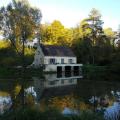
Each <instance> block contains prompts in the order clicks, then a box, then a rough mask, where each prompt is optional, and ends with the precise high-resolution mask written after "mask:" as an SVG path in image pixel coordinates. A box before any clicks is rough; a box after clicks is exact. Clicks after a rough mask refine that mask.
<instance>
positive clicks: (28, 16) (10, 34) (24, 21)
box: [0, 0, 41, 56]
mask: <svg viewBox="0 0 120 120" xmlns="http://www.w3.org/2000/svg"><path fill="white" fill-rule="evenodd" d="M0 13H1V14H0V28H1V29H2V31H3V32H4V33H3V34H4V36H5V38H6V39H8V40H10V41H11V42H12V44H13V45H14V47H15V48H16V50H17V51H18V53H19V54H22V55H23V56H24V43H25V41H26V40H27V39H29V38H30V37H33V36H34V35H35V33H36V32H37V31H38V26H39V25H40V21H41V11H40V10H39V9H36V8H32V7H30V5H29V3H28V1H27V0H22V1H19V0H18V1H16V0H12V2H11V3H10V4H9V5H7V7H2V8H1V9H0ZM21 52H22V53H21Z"/></svg>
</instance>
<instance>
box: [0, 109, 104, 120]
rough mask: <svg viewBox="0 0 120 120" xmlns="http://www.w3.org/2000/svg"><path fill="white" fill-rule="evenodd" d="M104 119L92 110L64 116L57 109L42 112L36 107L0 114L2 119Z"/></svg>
mask: <svg viewBox="0 0 120 120" xmlns="http://www.w3.org/2000/svg"><path fill="white" fill-rule="evenodd" d="M14 119H15V120H103V117H102V115H101V114H98V113H93V112H90V111H88V112H87V111H86V112H85V111H84V112H81V114H80V115H79V116H74V115H68V116H63V115H62V114H61V113H60V112H59V111H57V110H52V109H50V110H47V111H45V112H40V111H38V110H35V109H31V108H27V109H18V110H16V111H12V112H9V113H5V114H4V115H2V116H0V120H14Z"/></svg>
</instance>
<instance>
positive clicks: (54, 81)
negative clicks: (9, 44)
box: [0, 73, 120, 120]
mask: <svg viewBox="0 0 120 120" xmlns="http://www.w3.org/2000/svg"><path fill="white" fill-rule="evenodd" d="M22 105H26V106H27V105H29V106H36V107H37V108H39V109H41V110H44V109H46V108H48V107H50V108H52V107H53V108H57V109H59V110H61V111H64V109H66V108H69V109H72V110H73V109H74V110H78V111H80V110H92V111H99V110H104V116H105V118H106V119H109V117H111V116H112V117H113V118H114V119H113V120H117V117H118V116H119V114H120V112H119V111H120V83H119V82H116V81H114V80H113V81H110V82H107V81H102V80H101V81H95V80H94V81H90V80H84V79H82V76H81V75H78V74H74V75H73V74H72V73H70V74H66V73H62V74H46V75H44V77H43V78H38V77H32V78H31V79H27V80H23V79H20V78H18V79H8V80H4V79H3V80H2V79H1V80H0V114H2V113H3V112H4V111H9V110H10V109H13V108H14V109H15V108H17V107H20V106H22ZM108 114H109V115H108Z"/></svg>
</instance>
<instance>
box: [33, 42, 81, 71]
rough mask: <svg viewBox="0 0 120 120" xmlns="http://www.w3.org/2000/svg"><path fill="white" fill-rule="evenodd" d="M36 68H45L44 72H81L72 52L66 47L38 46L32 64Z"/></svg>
mask: <svg viewBox="0 0 120 120" xmlns="http://www.w3.org/2000/svg"><path fill="white" fill-rule="evenodd" d="M32 66H34V67H40V66H43V67H44V71H68V70H71V71H75V70H78V71H79V70H81V66H82V64H77V58H76V56H75V55H74V53H73V52H72V50H71V49H70V48H68V47H65V46H56V45H43V44H38V46H37V50H36V53H35V56H34V61H33V63H32Z"/></svg>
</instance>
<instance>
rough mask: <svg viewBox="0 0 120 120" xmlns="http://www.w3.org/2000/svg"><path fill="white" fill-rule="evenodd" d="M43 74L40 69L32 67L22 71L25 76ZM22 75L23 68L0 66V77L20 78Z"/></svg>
mask: <svg viewBox="0 0 120 120" xmlns="http://www.w3.org/2000/svg"><path fill="white" fill-rule="evenodd" d="M42 75H43V71H42V69H40V68H39V69H32V68H27V69H25V72H24V77H25V78H31V77H33V76H39V77H41V76H42ZM21 77H23V69H22V68H7V67H2V68H0V78H21Z"/></svg>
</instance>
